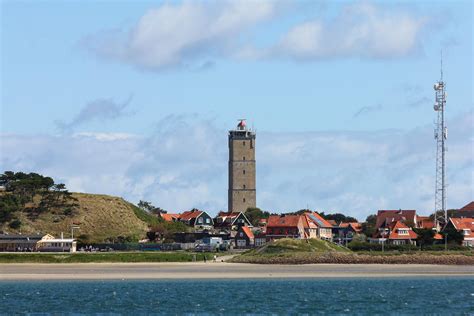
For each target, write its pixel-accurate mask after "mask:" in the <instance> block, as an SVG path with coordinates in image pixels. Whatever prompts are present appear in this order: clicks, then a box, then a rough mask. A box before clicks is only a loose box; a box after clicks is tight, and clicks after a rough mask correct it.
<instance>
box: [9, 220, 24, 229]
mask: <svg viewBox="0 0 474 316" xmlns="http://www.w3.org/2000/svg"><path fill="white" fill-rule="evenodd" d="M8 227H10V228H11V229H18V228H20V227H21V221H20V220H19V219H17V218H16V219H14V220H12V221H11V222H10V224H9V225H8Z"/></svg>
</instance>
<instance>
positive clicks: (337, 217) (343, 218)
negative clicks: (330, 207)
mask: <svg viewBox="0 0 474 316" xmlns="http://www.w3.org/2000/svg"><path fill="white" fill-rule="evenodd" d="M319 215H321V217H322V218H324V219H326V220H334V221H336V223H340V222H342V223H351V222H358V220H357V219H356V218H354V217H351V216H346V215H344V214H341V213H334V214H324V212H322V213H320V214H319Z"/></svg>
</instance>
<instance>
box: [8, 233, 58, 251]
mask: <svg viewBox="0 0 474 316" xmlns="http://www.w3.org/2000/svg"><path fill="white" fill-rule="evenodd" d="M46 236H50V237H53V236H51V235H44V234H36V235H21V234H18V235H17V234H15V235H10V234H1V235H0V251H36V243H37V242H38V241H40V240H41V239H42V238H43V237H46Z"/></svg>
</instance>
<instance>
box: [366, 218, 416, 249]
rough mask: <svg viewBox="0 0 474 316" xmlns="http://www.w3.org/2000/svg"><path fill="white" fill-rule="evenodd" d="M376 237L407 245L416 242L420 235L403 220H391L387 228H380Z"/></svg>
mask: <svg viewBox="0 0 474 316" xmlns="http://www.w3.org/2000/svg"><path fill="white" fill-rule="evenodd" d="M374 238H375V239H379V240H381V241H382V240H386V241H388V243H390V244H394V245H405V244H415V243H416V239H417V238H418V235H417V234H416V233H415V232H414V231H413V230H412V229H411V227H408V226H407V225H406V224H404V223H403V222H402V221H395V222H391V223H390V224H389V225H388V226H386V227H385V228H382V229H379V231H378V232H376V233H375V235H374Z"/></svg>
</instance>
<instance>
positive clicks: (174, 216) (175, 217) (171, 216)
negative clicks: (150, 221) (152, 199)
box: [158, 213, 181, 222]
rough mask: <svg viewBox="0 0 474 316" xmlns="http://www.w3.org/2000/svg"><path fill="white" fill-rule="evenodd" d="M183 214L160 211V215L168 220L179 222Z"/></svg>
mask: <svg viewBox="0 0 474 316" xmlns="http://www.w3.org/2000/svg"><path fill="white" fill-rule="evenodd" d="M180 215H181V214H171V213H159V214H158V217H161V218H162V219H164V220H165V221H167V222H177V221H179V217H180Z"/></svg>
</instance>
